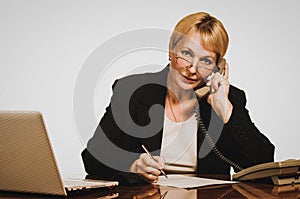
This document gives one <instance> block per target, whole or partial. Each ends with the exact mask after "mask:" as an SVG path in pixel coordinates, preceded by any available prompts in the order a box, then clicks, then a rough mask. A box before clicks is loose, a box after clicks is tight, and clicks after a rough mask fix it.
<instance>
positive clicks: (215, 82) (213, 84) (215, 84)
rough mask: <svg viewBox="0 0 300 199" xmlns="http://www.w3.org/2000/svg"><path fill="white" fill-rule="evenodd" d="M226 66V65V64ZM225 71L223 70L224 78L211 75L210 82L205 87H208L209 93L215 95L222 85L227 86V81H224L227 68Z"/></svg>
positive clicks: (217, 74) (216, 74) (226, 75)
mask: <svg viewBox="0 0 300 199" xmlns="http://www.w3.org/2000/svg"><path fill="white" fill-rule="evenodd" d="M226 65H227V64H226ZM225 68H227V70H225V74H224V76H223V75H221V74H220V73H213V74H212V75H211V78H210V80H209V81H208V82H207V84H206V85H207V86H209V87H210V93H211V94H212V93H215V92H216V91H217V90H218V89H219V87H221V86H223V85H225V86H226V85H229V82H228V80H227V79H226V77H227V78H228V67H225Z"/></svg>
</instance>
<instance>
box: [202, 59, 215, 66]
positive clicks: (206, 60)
mask: <svg viewBox="0 0 300 199" xmlns="http://www.w3.org/2000/svg"><path fill="white" fill-rule="evenodd" d="M201 63H203V64H205V65H211V64H213V61H212V60H210V59H207V58H204V59H201Z"/></svg>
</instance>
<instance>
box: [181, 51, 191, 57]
mask: <svg viewBox="0 0 300 199" xmlns="http://www.w3.org/2000/svg"><path fill="white" fill-rule="evenodd" d="M181 54H182V55H183V56H186V57H191V56H192V53H190V52H189V51H187V50H183V51H181Z"/></svg>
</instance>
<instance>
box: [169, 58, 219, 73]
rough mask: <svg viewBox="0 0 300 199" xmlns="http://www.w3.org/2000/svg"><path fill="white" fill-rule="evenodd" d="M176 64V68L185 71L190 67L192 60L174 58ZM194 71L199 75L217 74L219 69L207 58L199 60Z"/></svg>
mask: <svg viewBox="0 0 300 199" xmlns="http://www.w3.org/2000/svg"><path fill="white" fill-rule="evenodd" d="M175 58H176V64H177V65H178V67H180V68H182V69H184V70H187V69H188V68H190V67H192V66H193V64H192V59H189V58H183V57H180V56H176V57H175ZM196 70H197V72H198V73H199V74H211V73H212V72H217V71H218V70H219V68H218V67H217V65H216V64H215V62H214V61H212V60H210V59H208V58H201V59H200V65H199V66H196Z"/></svg>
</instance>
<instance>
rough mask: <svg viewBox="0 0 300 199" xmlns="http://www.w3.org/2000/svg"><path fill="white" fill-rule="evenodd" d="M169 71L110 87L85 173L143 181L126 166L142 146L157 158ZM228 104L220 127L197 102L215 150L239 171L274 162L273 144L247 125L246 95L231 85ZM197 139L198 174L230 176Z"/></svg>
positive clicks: (210, 112)
mask: <svg viewBox="0 0 300 199" xmlns="http://www.w3.org/2000/svg"><path fill="white" fill-rule="evenodd" d="M168 72H169V66H167V67H166V68H165V69H164V70H162V71H160V72H157V73H146V74H139V75H131V76H128V77H125V78H122V79H120V80H118V81H116V82H115V83H114V85H113V96H112V98H111V102H110V105H109V106H108V107H107V108H106V112H105V114H104V116H103V117H102V119H101V121H100V123H99V125H98V127H97V129H96V131H95V133H94V135H93V137H92V138H91V139H90V140H89V142H88V144H87V148H86V149H85V150H84V151H83V152H82V158H83V162H84V166H85V170H86V172H87V173H88V174H90V175H92V176H94V177H95V176H96V177H99V178H102V179H110V180H111V179H114V180H119V181H120V182H121V184H128V183H130V184H131V183H140V182H142V180H141V178H139V176H138V175H136V174H132V173H130V172H129V168H130V165H131V164H132V163H133V162H134V161H135V160H136V159H137V158H138V156H139V155H140V154H141V153H143V150H142V148H141V145H142V144H145V145H146V146H148V148H149V149H150V151H151V153H153V154H154V155H159V154H160V147H161V141H162V133H163V122H164V106H165V97H166V92H167V88H166V80H167V75H168ZM229 100H230V101H231V103H232V105H233V112H232V115H231V118H230V120H229V121H228V123H226V124H225V125H223V123H222V121H221V120H220V119H219V118H218V116H217V115H216V113H215V112H214V110H213V109H212V108H211V106H210V105H209V104H208V103H207V100H206V99H198V102H199V105H200V114H201V117H202V119H203V121H204V123H205V126H206V127H207V129H208V133H209V135H210V136H211V137H212V139H213V140H214V141H215V143H216V146H217V147H218V148H219V150H220V151H221V152H222V153H223V154H224V155H225V156H226V157H227V158H229V159H231V160H233V161H235V162H236V163H237V164H238V165H239V166H241V167H242V168H247V167H249V166H253V165H255V164H259V163H264V162H270V161H273V156H274V146H273V144H272V143H271V142H270V141H269V140H268V138H266V137H265V136H264V135H263V134H261V133H260V132H259V130H258V129H257V128H256V126H255V125H254V123H253V122H252V121H251V119H250V116H249V114H248V110H247V109H246V108H245V105H246V97H245V93H244V92H243V91H242V90H240V89H238V88H236V87H234V86H232V85H231V86H230V91H229ZM197 139H198V140H197V143H198V144H197V148H198V161H197V173H198V174H229V172H230V165H228V164H226V163H225V162H224V161H223V160H221V159H220V158H219V157H218V156H217V155H215V154H214V153H213V152H212V151H211V148H210V145H209V144H208V143H207V141H206V139H204V136H203V134H202V133H201V131H200V129H198V133H197Z"/></svg>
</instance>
